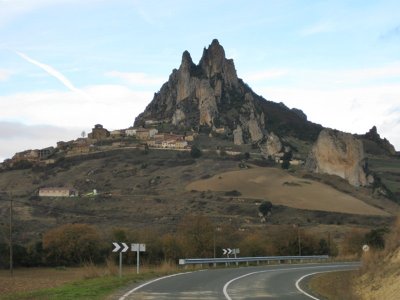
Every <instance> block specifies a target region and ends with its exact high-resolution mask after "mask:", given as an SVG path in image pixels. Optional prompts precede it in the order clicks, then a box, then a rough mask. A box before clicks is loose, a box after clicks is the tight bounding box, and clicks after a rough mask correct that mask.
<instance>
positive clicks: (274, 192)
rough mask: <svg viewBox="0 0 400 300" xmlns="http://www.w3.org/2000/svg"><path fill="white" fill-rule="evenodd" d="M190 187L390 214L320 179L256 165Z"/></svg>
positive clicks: (302, 206) (279, 202)
mask: <svg viewBox="0 0 400 300" xmlns="http://www.w3.org/2000/svg"><path fill="white" fill-rule="evenodd" d="M186 189H187V190H197V191H207V190H212V191H230V190H237V191H238V192H240V193H241V198H253V199H254V198H256V199H270V200H271V202H272V203H273V204H275V205H284V206H289V207H294V208H300V209H308V210H319V211H330V212H340V213H349V214H361V215H381V216H388V215H389V214H388V213H387V212H385V211H383V210H381V209H378V208H375V207H372V206H370V205H368V204H366V203H365V202H363V201H361V200H359V199H357V198H355V197H353V196H351V195H348V194H345V193H342V192H340V191H337V190H335V189H334V188H332V187H330V186H328V185H325V184H323V183H320V182H316V181H312V180H306V179H301V178H298V177H295V176H292V175H290V174H288V173H287V172H285V171H283V170H280V169H276V168H259V167H253V168H251V169H247V170H239V171H231V172H224V173H220V174H217V175H215V176H213V177H211V178H208V179H203V180H199V181H195V182H192V183H190V184H189V185H187V187H186Z"/></svg>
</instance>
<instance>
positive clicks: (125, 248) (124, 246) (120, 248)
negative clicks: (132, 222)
mask: <svg viewBox="0 0 400 300" xmlns="http://www.w3.org/2000/svg"><path fill="white" fill-rule="evenodd" d="M120 244H121V245H122V246H120ZM120 244H118V243H117V242H113V245H114V249H113V251H112V252H123V253H124V252H126V251H128V249H129V246H128V245H127V244H126V243H120Z"/></svg>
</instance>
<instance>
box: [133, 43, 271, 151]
mask: <svg viewBox="0 0 400 300" xmlns="http://www.w3.org/2000/svg"><path fill="white" fill-rule="evenodd" d="M253 94H254V93H253V92H252V91H251V89H250V88H249V87H247V86H246V85H245V84H244V83H243V82H242V81H241V80H240V79H238V77H237V74H236V70H235V65H234V63H233V60H231V59H226V57H225V51H224V49H223V47H222V46H221V45H220V44H219V42H218V41H217V40H213V41H212V43H211V45H210V46H209V47H208V48H207V49H204V51H203V55H202V57H201V59H200V62H199V64H198V65H195V64H194V63H193V61H192V58H191V56H190V54H189V52H187V51H185V52H184V53H183V55H182V62H181V65H180V67H179V69H178V70H176V69H175V70H173V72H172V74H171V75H170V77H169V80H168V82H166V83H165V84H164V85H163V86H162V88H161V90H160V91H159V92H158V93H156V94H155V95H154V98H153V100H152V101H151V103H150V104H149V105H148V106H147V108H146V110H145V111H144V112H143V113H142V114H140V115H139V116H138V117H137V118H136V120H135V125H136V126H139V125H142V124H143V123H144V121H145V120H150V119H152V120H162V121H164V122H167V123H171V124H172V125H174V126H177V127H183V128H188V129H199V128H200V127H201V126H206V127H209V128H210V129H214V130H215V129H216V128H221V127H224V128H225V130H226V132H227V133H228V134H230V135H231V136H232V140H235V143H238V144H241V143H247V142H257V141H259V140H261V139H262V138H263V137H264V127H265V126H264V115H263V114H262V111H261V109H260V108H259V107H257V105H256V104H255V102H254V95H253ZM234 132H235V133H234Z"/></svg>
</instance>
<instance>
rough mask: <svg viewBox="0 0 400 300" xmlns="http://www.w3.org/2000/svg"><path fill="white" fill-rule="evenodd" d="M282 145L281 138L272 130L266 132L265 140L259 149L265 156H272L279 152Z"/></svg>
mask: <svg viewBox="0 0 400 300" xmlns="http://www.w3.org/2000/svg"><path fill="white" fill-rule="evenodd" d="M282 149H283V145H282V142H281V139H280V138H279V137H278V136H277V135H276V134H275V133H273V132H271V133H269V134H268V137H267V141H266V143H265V144H263V147H261V151H262V153H263V155H264V156H265V157H274V156H276V155H277V154H278V153H281V152H282Z"/></svg>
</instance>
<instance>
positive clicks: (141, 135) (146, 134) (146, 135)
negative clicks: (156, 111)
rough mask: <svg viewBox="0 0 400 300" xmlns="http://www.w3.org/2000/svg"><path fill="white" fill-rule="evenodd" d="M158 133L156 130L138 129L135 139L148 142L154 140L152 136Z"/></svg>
mask: <svg viewBox="0 0 400 300" xmlns="http://www.w3.org/2000/svg"><path fill="white" fill-rule="evenodd" d="M157 133H158V130H157V129H155V128H138V129H136V137H137V138H138V139H139V140H148V139H151V138H154V136H155V135H156V134H157Z"/></svg>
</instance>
